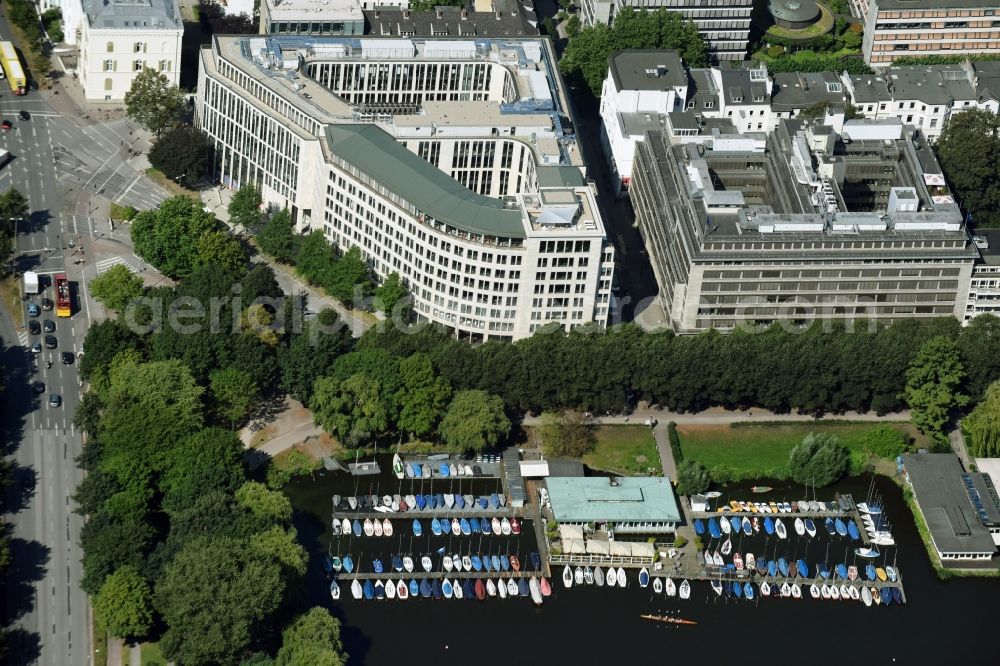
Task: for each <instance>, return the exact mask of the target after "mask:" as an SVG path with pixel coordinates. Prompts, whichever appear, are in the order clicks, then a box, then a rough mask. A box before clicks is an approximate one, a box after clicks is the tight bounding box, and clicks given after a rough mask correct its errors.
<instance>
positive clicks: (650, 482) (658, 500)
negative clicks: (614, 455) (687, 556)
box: [546, 476, 681, 534]
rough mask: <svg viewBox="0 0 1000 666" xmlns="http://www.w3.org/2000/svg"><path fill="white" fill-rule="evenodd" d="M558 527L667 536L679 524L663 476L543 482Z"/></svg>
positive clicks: (672, 497) (677, 513)
mask: <svg viewBox="0 0 1000 666" xmlns="http://www.w3.org/2000/svg"><path fill="white" fill-rule="evenodd" d="M546 485H547V488H548V493H549V501H550V502H551V504H552V514H553V517H554V518H555V520H556V522H558V523H559V524H560V525H581V526H583V525H593V526H595V527H603V528H604V529H607V530H608V531H609V532H613V533H617V534H629V533H630V534H671V533H673V532H674V531H675V530H676V528H677V523H679V522H680V521H681V514H680V510H679V509H678V507H677V500H676V498H675V497H674V491H673V488H672V487H671V485H670V480H669V479H666V478H664V477H630V476H625V477H611V478H608V477H603V476H589V477H559V476H553V477H549V478H548V479H547V480H546Z"/></svg>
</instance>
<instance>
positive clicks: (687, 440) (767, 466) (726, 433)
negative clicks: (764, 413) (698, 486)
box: [677, 421, 926, 479]
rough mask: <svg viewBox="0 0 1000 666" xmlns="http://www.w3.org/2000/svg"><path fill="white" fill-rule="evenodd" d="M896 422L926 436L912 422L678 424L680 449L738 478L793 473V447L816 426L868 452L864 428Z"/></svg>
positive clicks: (907, 431)
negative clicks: (790, 457)
mask: <svg viewBox="0 0 1000 666" xmlns="http://www.w3.org/2000/svg"><path fill="white" fill-rule="evenodd" d="M887 425H888V426H892V427H894V428H898V429H900V430H902V431H903V433H904V434H906V435H907V436H908V437H915V438H917V442H918V444H921V445H926V440H925V439H924V438H923V437H922V436H920V435H919V433H917V432H916V430H915V429H914V428H913V426H912V425H910V424H909V423H885V422H879V423H860V422H858V423H843V422H837V421H826V422H823V421H818V422H814V423H778V424H776V423H767V424H765V423H761V424H756V423H754V424H749V423H736V424H733V425H732V426H728V425H678V426H677V434H678V435H679V437H680V440H681V452H682V453H683V454H684V457H685V458H689V459H691V460H697V461H698V462H700V463H701V464H702V465H704V466H705V467H706V468H708V470H709V471H712V472H714V471H717V470H725V471H726V472H728V474H727V475H726V476H729V477H730V478H734V479H742V478H758V477H776V478H784V477H787V476H788V453H789V452H790V451H791V450H792V448H793V447H794V446H795V445H796V444H798V443H799V442H801V441H802V439H803V438H804V437H805V436H806V435H808V434H809V433H811V432H815V433H820V432H823V433H829V434H831V435H835V436H836V437H837V438H838V439H840V441H841V443H842V444H843V445H844V446H845V447H847V449H848V450H849V451H850V452H851V453H857V454H861V453H862V452H863V444H862V442H863V438H864V435H865V433H867V432H869V431H871V430H873V429H874V428H877V427H879V426H887Z"/></svg>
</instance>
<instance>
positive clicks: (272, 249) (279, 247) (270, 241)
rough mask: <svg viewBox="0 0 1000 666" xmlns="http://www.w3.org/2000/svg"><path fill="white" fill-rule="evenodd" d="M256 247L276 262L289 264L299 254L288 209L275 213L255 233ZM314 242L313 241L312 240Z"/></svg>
mask: <svg viewBox="0 0 1000 666" xmlns="http://www.w3.org/2000/svg"><path fill="white" fill-rule="evenodd" d="M256 238H257V247H259V248H260V251H261V252H263V253H264V254H267V255H270V256H272V257H274V259H275V260H276V261H279V262H281V263H283V264H289V263H292V262H293V261H295V258H296V255H297V254H298V252H299V236H298V234H296V233H295V222H293V221H292V214H291V213H289V212H288V209H282V210H279V211H276V212H275V213H274V214H273V215H271V217H270V219H268V220H267V222H265V223H264V226H262V227H261V229H260V231H258V232H257V236H256ZM314 242H315V239H314Z"/></svg>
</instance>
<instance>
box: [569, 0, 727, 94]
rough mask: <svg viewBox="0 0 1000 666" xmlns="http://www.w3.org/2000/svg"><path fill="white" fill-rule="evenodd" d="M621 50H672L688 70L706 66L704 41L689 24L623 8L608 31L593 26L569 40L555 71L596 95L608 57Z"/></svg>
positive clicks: (666, 14) (673, 16)
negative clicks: (584, 86)
mask: <svg viewBox="0 0 1000 666" xmlns="http://www.w3.org/2000/svg"><path fill="white" fill-rule="evenodd" d="M623 49H673V50H675V51H677V53H678V55H680V57H681V59H682V60H683V61H684V63H685V64H686V65H688V66H689V67H704V66H706V65H707V64H708V52H707V50H706V48H705V40H704V39H703V38H702V36H701V34H700V33H699V32H698V27H697V26H696V25H695V24H694V23H693V22H691V21H688V20H686V19H684V18H683V16H682V15H681V14H679V13H677V12H670V11H667V10H666V9H657V10H656V11H651V12H644V11H636V10H634V9H632V8H631V7H624V8H623V9H621V10H620V11H619V12H618V14H617V15H616V16H615V20H614V23H613V24H612V25H611V27H610V28H609V27H608V26H606V25H603V24H597V25H594V26H590V27H588V28H584V29H583V30H581V31H580V34H579V35H577V36H576V37H573V38H572V39H570V40H569V44H567V45H566V49H565V50H564V51H563V55H562V59H561V60H560V61H559V68H560V69H561V70H562V72H563V74H565V75H566V76H568V77H573V78H579V79H582V81H583V82H584V83H586V85H587V86H588V87H589V88H590V91H591V92H592V93H594V95H595V96H599V95H600V94H601V85H602V84H603V82H604V78H605V77H606V76H607V74H608V58H610V57H611V56H612V55H613V54H615V53H617V52H618V51H621V50H623Z"/></svg>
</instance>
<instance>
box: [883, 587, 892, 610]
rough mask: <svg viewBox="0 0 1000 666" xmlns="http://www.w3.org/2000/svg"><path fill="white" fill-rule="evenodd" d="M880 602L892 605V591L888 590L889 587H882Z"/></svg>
mask: <svg viewBox="0 0 1000 666" xmlns="http://www.w3.org/2000/svg"><path fill="white" fill-rule="evenodd" d="M882 604H883V605H884V606H891V605H892V592H890V591H889V588H886V587H883V588H882Z"/></svg>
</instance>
